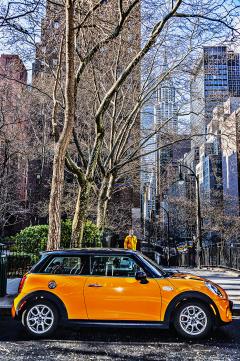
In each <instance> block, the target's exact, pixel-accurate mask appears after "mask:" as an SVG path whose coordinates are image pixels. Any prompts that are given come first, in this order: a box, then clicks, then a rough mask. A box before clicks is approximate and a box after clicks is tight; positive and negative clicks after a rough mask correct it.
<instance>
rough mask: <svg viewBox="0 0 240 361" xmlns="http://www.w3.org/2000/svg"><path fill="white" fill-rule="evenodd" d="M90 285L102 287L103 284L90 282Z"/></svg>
mask: <svg viewBox="0 0 240 361" xmlns="http://www.w3.org/2000/svg"><path fill="white" fill-rule="evenodd" d="M88 287H102V285H99V284H98V283H90V284H89V285H88Z"/></svg>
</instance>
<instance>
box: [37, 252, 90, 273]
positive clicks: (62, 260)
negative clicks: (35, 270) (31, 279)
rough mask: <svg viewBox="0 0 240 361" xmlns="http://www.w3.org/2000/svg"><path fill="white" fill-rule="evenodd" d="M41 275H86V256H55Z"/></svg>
mask: <svg viewBox="0 0 240 361" xmlns="http://www.w3.org/2000/svg"><path fill="white" fill-rule="evenodd" d="M43 273H47V274H60V275H72V276H75V275H88V274H89V261H88V257H87V256H57V257H54V258H52V259H51V261H50V262H49V263H48V264H47V266H46V267H45V269H44V270H43Z"/></svg>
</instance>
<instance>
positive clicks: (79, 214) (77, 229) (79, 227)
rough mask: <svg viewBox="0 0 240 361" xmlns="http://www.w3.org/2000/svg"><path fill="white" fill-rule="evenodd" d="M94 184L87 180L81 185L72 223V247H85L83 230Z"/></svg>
mask: <svg viewBox="0 0 240 361" xmlns="http://www.w3.org/2000/svg"><path fill="white" fill-rule="evenodd" d="M91 188H92V185H91V183H90V182H88V181H86V182H85V183H84V184H82V186H79V191H78V198H77V203H76V208H75V213H74V218H73V224H72V237H71V247H72V248H81V247H83V231H84V225H85V221H86V217H87V211H88V204H89V196H90V191H91Z"/></svg>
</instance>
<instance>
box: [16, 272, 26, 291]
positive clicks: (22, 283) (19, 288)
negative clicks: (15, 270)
mask: <svg viewBox="0 0 240 361" xmlns="http://www.w3.org/2000/svg"><path fill="white" fill-rule="evenodd" d="M26 278H27V273H26V274H25V275H24V276H23V278H22V279H21V281H20V283H19V286H18V293H20V292H21V291H22V289H23V286H24V283H25V281H26Z"/></svg>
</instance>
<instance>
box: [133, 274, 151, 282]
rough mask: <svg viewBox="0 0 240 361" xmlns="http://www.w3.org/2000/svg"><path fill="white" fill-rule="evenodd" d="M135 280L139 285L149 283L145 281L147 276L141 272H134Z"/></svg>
mask: <svg viewBox="0 0 240 361" xmlns="http://www.w3.org/2000/svg"><path fill="white" fill-rule="evenodd" d="M135 278H136V280H137V281H140V283H142V284H146V283H148V282H149V281H148V280H147V275H146V273H145V272H143V271H137V272H136V275H135Z"/></svg>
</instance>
